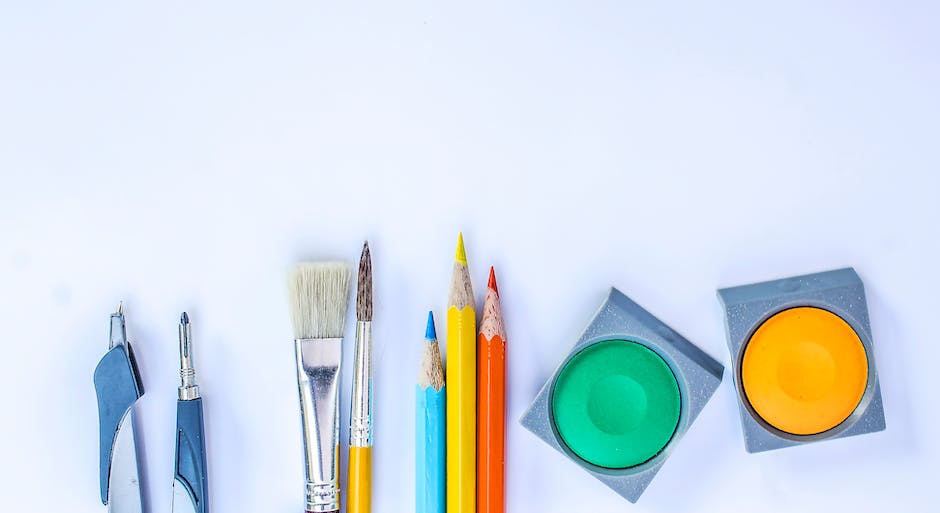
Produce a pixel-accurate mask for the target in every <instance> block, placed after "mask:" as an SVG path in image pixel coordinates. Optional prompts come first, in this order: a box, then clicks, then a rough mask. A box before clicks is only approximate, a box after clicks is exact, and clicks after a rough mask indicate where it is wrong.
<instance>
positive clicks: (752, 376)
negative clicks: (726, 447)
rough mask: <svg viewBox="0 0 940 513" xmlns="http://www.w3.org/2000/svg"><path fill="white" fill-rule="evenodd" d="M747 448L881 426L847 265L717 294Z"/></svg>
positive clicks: (864, 317) (858, 291)
mask: <svg viewBox="0 0 940 513" xmlns="http://www.w3.org/2000/svg"><path fill="white" fill-rule="evenodd" d="M718 297H719V298H720V299H721V302H722V304H723V305H724V308H725V315H726V317H725V320H726V323H725V327H726V328H727V333H728V348H729V349H730V350H731V356H732V362H733V364H734V369H735V372H734V377H735V386H736V387H737V389H738V397H739V406H740V408H739V409H740V413H741V422H742V425H743V428H744V443H745V447H746V448H747V450H748V452H760V451H766V450H771V449H779V448H782V447H789V446H793V445H800V444H804V443H808V442H815V441H819V440H826V439H831V438H841V437H846V436H852V435H859V434H863V433H871V432H874V431H881V430H883V429H884V428H885V418H884V409H883V407H882V402H881V389H880V387H879V384H878V373H877V372H876V370H875V361H874V352H873V350H872V336H871V327H870V326H869V323H868V307H867V305H866V300H865V289H864V286H863V285H862V281H861V279H859V277H858V274H856V273H855V271H854V270H853V269H840V270H836V271H829V272H824V273H817V274H809V275H806V276H797V277H793V278H786V279H782V280H775V281H769V282H763V283H756V284H752V285H744V286H740V287H731V288H726V289H721V290H719V291H718Z"/></svg>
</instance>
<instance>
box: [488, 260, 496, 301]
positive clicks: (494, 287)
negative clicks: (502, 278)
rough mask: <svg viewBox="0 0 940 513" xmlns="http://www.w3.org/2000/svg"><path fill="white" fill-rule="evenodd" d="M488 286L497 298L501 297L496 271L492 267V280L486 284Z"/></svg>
mask: <svg viewBox="0 0 940 513" xmlns="http://www.w3.org/2000/svg"><path fill="white" fill-rule="evenodd" d="M486 286H487V287H489V288H491V289H493V292H495V293H496V295H497V296H498V295H499V288H497V287H496V271H495V270H493V267H492V266H490V279H489V281H488V282H486Z"/></svg>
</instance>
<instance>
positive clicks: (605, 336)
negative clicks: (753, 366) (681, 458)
mask: <svg viewBox="0 0 940 513" xmlns="http://www.w3.org/2000/svg"><path fill="white" fill-rule="evenodd" d="M723 373H724V368H723V367H722V366H721V364H719V363H718V362H717V361H715V360H714V359H713V358H711V357H709V356H708V355H707V354H705V353H704V352H703V351H702V350H701V349H699V348H698V347H696V346H694V345H693V344H692V343H691V342H689V341H688V340H686V339H685V338H683V337H682V335H679V334H678V333H676V332H675V331H673V330H672V329H671V328H670V327H669V326H667V325H666V324H664V323H663V322H662V321H660V320H659V319H657V318H656V317H654V316H653V315H652V314H650V313H649V312H647V311H646V310H644V309H643V308H642V307H640V306H639V305H637V304H636V303H634V302H633V301H632V300H630V298H628V297H627V296H625V295H623V294H622V293H621V292H620V291H618V290H617V289H611V291H610V294H609V296H608V298H607V300H606V301H604V303H603V304H602V305H601V307H600V309H598V311H597V313H596V314H595V315H594V319H592V320H591V322H590V323H589V324H588V326H587V328H585V330H584V332H583V333H582V334H581V336H580V338H579V339H578V340H577V342H576V343H575V345H574V348H573V349H572V350H571V352H570V353H569V354H568V356H567V357H566V358H565V359H564V361H562V363H561V365H559V366H558V368H557V369H556V370H555V373H554V374H553V375H552V377H551V378H550V379H549V380H548V381H547V382H546V383H545V385H544V386H543V387H542V390H541V391H540V392H539V394H538V396H536V398H535V401H534V402H533V403H532V405H531V406H530V407H529V410H528V411H527V412H526V414H525V415H524V416H523V418H522V424H523V426H525V427H526V428H527V429H528V430H530V431H532V432H533V433H535V434H536V435H537V436H538V437H539V438H541V439H542V440H544V441H545V442H547V443H548V444H549V445H550V446H552V447H553V448H555V449H556V450H558V451H559V452H561V453H562V454H564V455H565V456H566V457H568V458H569V459H570V460H572V461H573V462H575V463H576V464H577V465H579V466H580V467H581V468H583V469H585V470H587V471H588V472H589V473H590V474H592V475H593V476H594V477H596V478H597V479H599V480H601V481H602V482H604V484H606V485H607V486H609V487H610V488H612V489H613V490H614V491H616V492H617V493H619V494H620V495H622V496H623V497H625V498H626V499H627V500H629V501H630V502H636V501H637V500H638V499H639V497H640V495H641V494H642V493H643V491H644V490H645V489H646V487H647V486H649V484H650V482H651V481H652V479H653V477H654V476H655V475H656V473H657V472H658V471H659V469H660V468H661V467H662V465H663V464H664V463H665V461H666V459H667V458H668V457H669V454H670V453H671V452H672V449H673V448H674V447H675V446H676V444H678V442H679V440H680V439H681V438H682V435H683V434H685V433H686V432H687V431H688V429H689V428H690V427H691V425H692V422H694V421H695V418H696V417H697V416H698V414H699V412H701V410H702V408H704V407H705V403H706V402H708V399H709V398H710V397H711V395H712V394H713V393H714V392H715V389H717V388H718V385H719V383H721V376H722V374H723Z"/></svg>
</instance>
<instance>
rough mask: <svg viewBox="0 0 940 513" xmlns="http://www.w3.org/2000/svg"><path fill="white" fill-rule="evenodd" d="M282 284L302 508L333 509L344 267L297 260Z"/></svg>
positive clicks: (346, 292) (346, 268)
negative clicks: (290, 341)
mask: <svg viewBox="0 0 940 513" xmlns="http://www.w3.org/2000/svg"><path fill="white" fill-rule="evenodd" d="M287 286H288V291H289V303H290V314H291V324H292V325H293V328H294V354H295V356H296V359H297V386H298V390H299V393H300V419H301V426H302V428H303V435H304V457H305V463H306V465H305V477H306V489H305V492H306V493H305V496H306V511H307V512H308V513H325V512H331V511H339V479H338V475H339V474H338V470H339V469H338V467H339V369H340V362H341V360H342V342H343V326H344V323H345V321H346V308H347V306H348V302H349V265H348V264H346V263H345V262H314V263H302V264H299V265H297V266H296V267H295V268H294V269H293V270H292V271H291V272H290V273H289V275H288V280H287Z"/></svg>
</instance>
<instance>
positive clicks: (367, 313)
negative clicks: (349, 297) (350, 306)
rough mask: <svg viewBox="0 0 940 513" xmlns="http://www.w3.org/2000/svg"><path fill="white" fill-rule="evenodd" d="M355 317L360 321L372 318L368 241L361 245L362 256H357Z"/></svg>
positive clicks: (370, 261)
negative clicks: (357, 275)
mask: <svg viewBox="0 0 940 513" xmlns="http://www.w3.org/2000/svg"><path fill="white" fill-rule="evenodd" d="M356 319H357V320H360V321H371V320H372V254H371V253H370V252H369V242H368V241H366V243H365V244H363V245H362V256H361V257H360V258H359V283H358V287H357V290H356Z"/></svg>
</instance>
